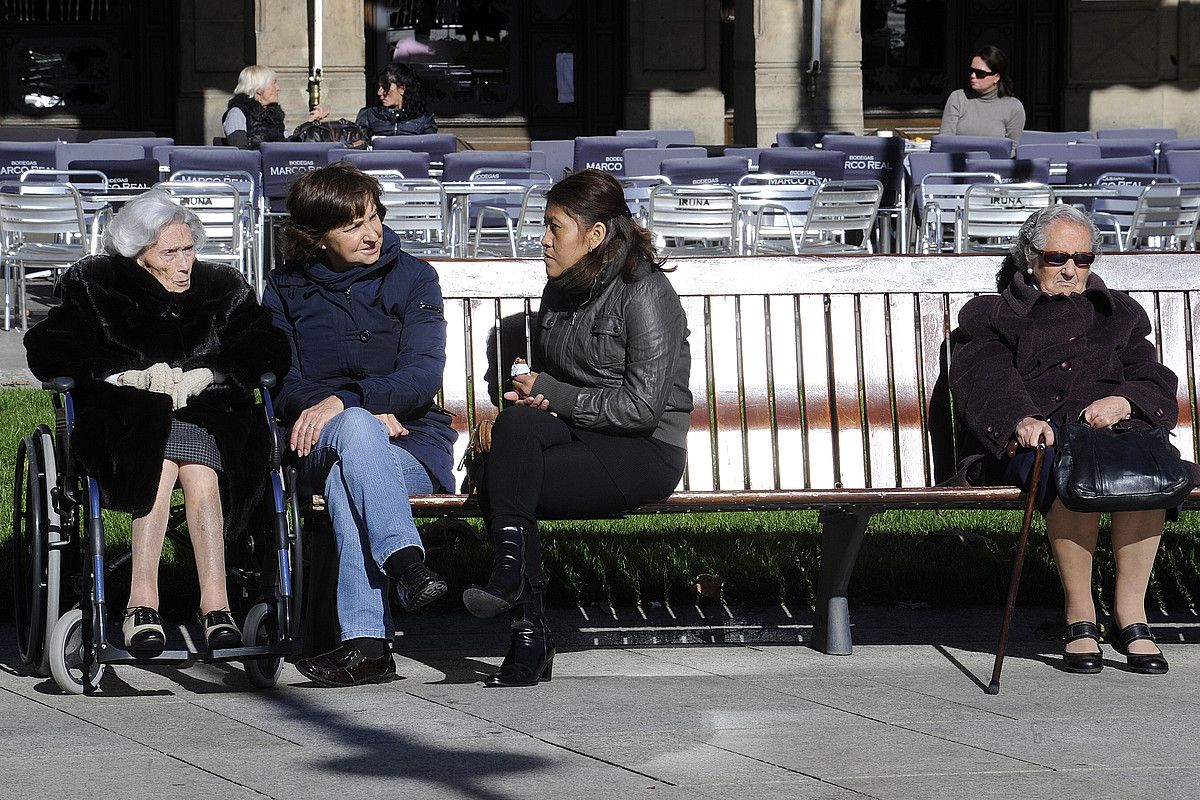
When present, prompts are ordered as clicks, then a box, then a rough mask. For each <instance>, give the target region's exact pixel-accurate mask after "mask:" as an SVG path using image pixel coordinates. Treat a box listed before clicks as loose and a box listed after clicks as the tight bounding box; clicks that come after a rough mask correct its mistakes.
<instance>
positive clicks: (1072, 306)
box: [950, 205, 1178, 674]
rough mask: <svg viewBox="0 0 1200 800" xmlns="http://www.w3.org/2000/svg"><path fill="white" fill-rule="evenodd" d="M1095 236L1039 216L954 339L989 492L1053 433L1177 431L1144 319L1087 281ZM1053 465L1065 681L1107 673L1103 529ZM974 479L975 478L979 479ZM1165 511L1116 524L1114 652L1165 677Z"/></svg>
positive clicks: (1084, 219) (957, 387)
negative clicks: (1155, 616) (1157, 565)
mask: <svg viewBox="0 0 1200 800" xmlns="http://www.w3.org/2000/svg"><path fill="white" fill-rule="evenodd" d="M1099 239H1100V235H1099V232H1098V231H1097V230H1096V226H1095V224H1094V223H1093V222H1092V220H1091V218H1089V217H1088V216H1087V215H1086V214H1084V213H1083V212H1081V211H1079V210H1077V209H1075V208H1072V207H1071V206H1066V205H1055V206H1050V207H1049V208H1045V209H1042V210H1041V211H1038V212H1036V213H1034V214H1033V215H1032V216H1030V218H1029V220H1028V221H1026V223H1025V225H1024V226H1023V227H1022V228H1021V232H1020V235H1019V237H1018V241H1017V244H1016V246H1015V247H1014V248H1013V252H1012V254H1011V256H1010V257H1009V258H1008V259H1007V260H1006V261H1005V264H1004V267H1003V268H1002V269H1001V271H1000V274H999V281H998V282H999V290H1000V294H998V295H989V296H984V297H977V298H975V299H974V300H972V301H971V302H969V303H967V304H966V305H965V306H964V307H963V310H962V312H961V313H960V314H959V318H958V321H959V329H958V330H957V331H956V332H955V335H954V339H953V357H952V358H951V360H950V389H951V391H952V392H953V393H954V398H955V404H956V408H957V410H958V413H959V417H960V420H961V421H962V423H963V426H964V428H965V429H966V431H967V433H968V437H967V439H966V442H967V444H966V447H968V448H969V449H972V450H973V452H974V453H975V455H974V456H971V457H970V461H969V462H967V463H964V464H963V465H961V466H962V469H963V472H965V473H968V474H971V473H974V476H975V477H977V478H979V479H980V481H981V482H983V483H988V484H1016V485H1019V486H1023V485H1026V483H1027V481H1028V477H1029V474H1030V472H1031V471H1032V467H1033V458H1032V456H1031V455H1030V453H1029V451H1028V450H1026V451H1025V452H1023V453H1020V454H1018V455H1017V456H1016V457H1014V458H1007V457H1006V455H1005V450H1006V447H1007V445H1008V443H1009V441H1011V440H1015V441H1016V442H1017V444H1019V445H1021V446H1022V447H1025V448H1032V447H1035V446H1036V445H1037V443H1038V439H1039V437H1045V441H1046V444H1047V445H1049V446H1050V447H1053V445H1054V435H1055V429H1056V427H1057V426H1059V425H1063V424H1065V423H1068V422H1075V421H1076V420H1077V419H1078V420H1082V421H1084V422H1086V423H1088V424H1089V425H1091V426H1092V427H1094V428H1104V427H1109V426H1111V425H1113V424H1115V423H1117V422H1124V421H1128V424H1131V425H1145V426H1161V427H1164V428H1167V429H1168V430H1169V429H1171V428H1174V427H1175V422H1176V416H1177V412H1178V407H1177V405H1176V400H1175V396H1176V387H1177V384H1178V379H1177V378H1176V376H1175V374H1174V373H1173V372H1172V371H1171V370H1170V369H1169V368H1168V367H1166V366H1163V365H1162V364H1160V363H1159V361H1158V358H1157V357H1156V353H1155V349H1154V343H1153V341H1152V339H1151V328H1150V320H1149V319H1148V318H1147V316H1146V312H1145V310H1143V308H1142V307H1141V306H1140V305H1139V304H1138V303H1137V301H1135V300H1134V299H1133V298H1131V297H1130V296H1129V295H1127V294H1125V293H1124V292H1118V291H1115V290H1112V289H1109V288H1108V287H1107V286H1105V285H1104V281H1102V280H1100V276H1099V275H1097V274H1096V273H1095V272H1093V271H1092V266H1093V264H1094V263H1095V261H1096V259H1097V258H1098V257H1099V247H1098V243H1099ZM1052 461H1053V453H1052V452H1048V453H1047V456H1046V459H1045V467H1044V470H1045V472H1044V473H1043V475H1042V479H1041V489H1040V491H1039V497H1038V508H1039V510H1040V511H1041V512H1042V514H1043V515H1045V518H1046V533H1047V536H1048V537H1049V539H1050V549H1051V551H1052V552H1053V553H1054V561H1055V563H1056V564H1057V565H1058V572H1059V577H1060V578H1061V579H1062V585H1063V594H1064V596H1065V600H1066V603H1065V612H1066V623H1067V628H1066V635H1065V637H1064V639H1065V646H1064V648H1063V669H1065V670H1066V671H1068V672H1083V673H1094V672H1099V671H1100V670H1101V668H1102V667H1103V664H1104V661H1103V655H1102V652H1101V650H1100V642H1099V639H1100V629H1099V627H1098V626H1097V625H1096V608H1095V605H1094V603H1093V600H1092V554H1093V553H1094V552H1095V550H1096V540H1097V538H1098V536H1099V530H1100V515H1099V514H1097V513H1083V512H1078V511H1072V510H1070V509H1068V508H1066V507H1065V506H1064V505H1063V504H1062V501H1061V500H1060V499H1058V492H1057V490H1056V487H1055V486H1054V482H1053V480H1051V479H1049V475H1048V473H1049V469H1050V465H1051V463H1052ZM972 464H973V465H974V466H975V469H971V465H972ZM1176 513H1177V510H1175V509H1172V510H1170V511H1163V510H1152V511H1123V512H1114V513H1113V515H1112V546H1113V555H1114V559H1115V561H1116V566H1117V584H1116V591H1115V593H1114V602H1113V614H1114V621H1115V623H1116V624H1115V626H1114V628H1115V630H1112V631H1111V632H1110V639H1111V641H1112V643H1113V646H1114V647H1116V648H1117V650H1118V651H1119V652H1121V653H1123V654H1124V655H1125V656H1126V659H1127V661H1128V664H1129V668H1130V669H1131V670H1132V671H1134V672H1141V673H1146V674H1160V673H1163V672H1166V671H1167V660H1166V658H1164V657H1163V655H1162V653H1161V652H1160V651H1159V649H1158V647H1157V645H1156V644H1155V643H1154V635H1153V634H1152V633H1151V631H1150V627H1149V625H1147V624H1146V608H1145V603H1146V588H1147V585H1148V583H1149V581H1150V572H1151V570H1152V569H1153V567H1154V558H1155V554H1156V553H1157V552H1158V543H1159V539H1160V538H1161V535H1162V526H1163V519H1164V515H1167V514H1170V515H1175V514H1176Z"/></svg>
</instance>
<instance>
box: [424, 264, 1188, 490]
mask: <svg viewBox="0 0 1200 800" xmlns="http://www.w3.org/2000/svg"><path fill="white" fill-rule="evenodd" d="M432 263H434V265H435V266H436V267H437V269H438V272H439V274H440V276H441V282H442V292H443V294H444V296H445V308H446V318H447V322H448V344H447V354H448V361H447V366H446V371H445V375H444V383H443V392H442V398H441V401H442V403H443V405H445V406H446V407H447V408H448V409H449V410H450V411H452V412H453V413H454V414H455V415H456V417H455V423H454V424H455V426H456V427H457V428H458V430H459V431H460V434H463V435H461V436H460V437H459V441H458V445H457V451H458V452H457V455H458V456H461V454H462V452H463V450H464V449H465V447H466V436H465V433H466V431H467V430H468V428H469V426H471V425H474V423H475V422H477V421H478V420H480V419H485V418H489V417H493V416H494V415H495V414H496V413H497V408H496V406H495V404H494V403H493V402H492V401H491V400H489V396H490V397H495V396H496V386H495V380H496V378H495V376H496V369H495V364H501V365H504V367H503V369H502V372H503V373H507V365H509V364H511V363H512V360H513V358H514V357H515V356H517V355H520V356H523V357H526V358H528V345H527V337H528V333H529V332H530V331H532V330H533V329H534V324H533V315H534V314H535V313H536V311H537V305H538V298H539V296H540V294H541V290H542V286H543V285H544V283H545V272H544V268H543V265H542V263H541V261H536V260H528V259H526V260H513V261H502V262H496V261H434V262H432ZM671 263H672V264H673V265H675V266H676V267H677V269H676V271H674V272H672V273H670V279H671V281H672V283H673V284H674V285H675V287H676V290H677V291H678V292H679V294H680V296H681V299H682V301H683V305H684V308H685V310H686V312H687V315H688V328H689V330H690V331H691V337H690V344H691V352H692V377H691V388H692V394H693V397H694V400H695V406H696V410H695V412H694V413H693V415H692V428H691V433H690V435H689V440H688V468H687V472H686V473H685V475H684V478H683V481H682V482H681V486H680V488H681V489H688V490H693V491H702V490H711V489H721V490H727V491H738V490H745V489H781V490H791V489H797V490H798V489H825V488H832V487H837V486H842V487H847V488H895V487H924V486H929V485H932V484H933V483H935V482H936V481H937V480H939V479H941V478H944V477H945V476H946V474H947V472H946V471H947V470H949V469H951V468H952V466H953V464H954V462H955V460H956V451H955V445H954V441H953V438H952V435H951V430H950V426H949V425H948V420H949V415H950V398H949V395H948V392H947V391H946V389H945V383H944V374H945V369H944V366H945V361H946V353H945V347H944V346H945V343H946V340H947V337H948V336H949V334H950V332H951V330H953V329H954V328H955V327H957V320H958V313H959V311H960V310H961V309H962V307H963V305H964V304H965V303H966V302H967V301H968V300H970V299H971V298H972V297H974V296H976V295H978V294H987V293H991V292H994V291H995V275H996V271H997V269H998V267H999V265H1000V259H999V257H998V256H995V255H984V256H955V255H946V256H937V255H931V256H887V255H877V256H866V257H864V256H825V257H818V256H786V257H757V258H748V257H740V258H682V259H676V260H673V261H672V262H671ZM1097 272H1098V274H1100V275H1101V276H1102V277H1103V278H1104V279H1105V281H1106V282H1107V283H1108V285H1109V286H1110V287H1112V288H1116V289H1126V290H1129V289H1136V290H1137V291H1133V292H1132V295H1133V297H1134V298H1135V299H1136V300H1137V301H1138V302H1139V303H1141V304H1142V306H1143V307H1144V308H1145V309H1146V311H1147V313H1148V315H1149V317H1150V320H1151V324H1152V325H1153V327H1154V334H1153V336H1154V341H1155V343H1156V344H1157V346H1158V350H1159V355H1160V358H1161V359H1162V360H1163V361H1164V362H1165V363H1166V364H1168V365H1169V366H1170V367H1171V368H1172V369H1173V370H1174V371H1175V373H1176V374H1177V375H1178V376H1179V386H1180V389H1179V426H1178V427H1177V428H1176V436H1175V438H1174V442H1175V444H1176V446H1178V447H1179V449H1180V451H1181V452H1182V453H1183V456H1184V457H1185V458H1189V459H1195V457H1196V453H1197V441H1196V434H1197V431H1196V424H1195V420H1196V400H1195V398H1194V397H1193V396H1192V394H1191V390H1190V389H1189V387H1190V386H1192V385H1194V384H1195V381H1196V378H1197V376H1198V374H1200V352H1197V350H1196V349H1195V348H1194V347H1193V344H1192V342H1198V341H1200V253H1170V254H1162V253H1148V254H1138V255H1119V254H1106V255H1105V256H1104V257H1103V258H1102V259H1101V261H1100V262H1099V263H1098V266H1097ZM498 327H499V328H500V329H501V331H502V333H501V335H500V336H499V337H497V336H496V330H497V328H498Z"/></svg>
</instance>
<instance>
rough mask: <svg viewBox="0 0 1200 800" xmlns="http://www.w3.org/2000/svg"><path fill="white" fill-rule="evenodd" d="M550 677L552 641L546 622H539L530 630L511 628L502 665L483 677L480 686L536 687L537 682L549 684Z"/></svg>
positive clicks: (552, 661) (552, 665)
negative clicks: (510, 637)
mask: <svg viewBox="0 0 1200 800" xmlns="http://www.w3.org/2000/svg"><path fill="white" fill-rule="evenodd" d="M553 675H554V638H553V637H552V636H551V635H550V629H549V628H547V627H546V623H545V622H544V621H540V620H539V621H538V622H537V623H535V624H534V625H533V626H532V627H516V628H513V632H512V640H511V642H510V643H509V645H508V653H507V654H505V656H504V663H502V664H501V665H500V670H499V671H498V672H496V673H495V674H494V675H489V676H487V677H486V678H484V680H483V685H484V686H488V687H492V688H496V687H503V686H536V685H537V683H538V681H546V682H549V681H550V679H551V678H552V677H553Z"/></svg>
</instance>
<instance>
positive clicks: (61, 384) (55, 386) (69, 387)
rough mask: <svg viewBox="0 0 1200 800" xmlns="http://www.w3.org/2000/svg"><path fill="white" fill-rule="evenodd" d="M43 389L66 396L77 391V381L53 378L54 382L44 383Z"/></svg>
mask: <svg viewBox="0 0 1200 800" xmlns="http://www.w3.org/2000/svg"><path fill="white" fill-rule="evenodd" d="M42 388H43V389H46V390H47V391H54V392H58V393H59V394H66V393H67V392H73V391H75V379H74V378H67V377H58V378H53V379H52V380H48V381H42Z"/></svg>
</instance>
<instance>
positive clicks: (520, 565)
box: [463, 527, 525, 618]
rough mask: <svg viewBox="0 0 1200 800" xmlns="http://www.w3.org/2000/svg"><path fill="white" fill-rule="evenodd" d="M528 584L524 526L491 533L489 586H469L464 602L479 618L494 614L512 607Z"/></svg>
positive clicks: (464, 595) (464, 594)
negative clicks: (526, 583) (526, 582)
mask: <svg viewBox="0 0 1200 800" xmlns="http://www.w3.org/2000/svg"><path fill="white" fill-rule="evenodd" d="M524 585H525V529H524V528H518V527H508V528H501V529H500V530H498V531H494V532H493V533H492V574H491V577H489V578H488V582H487V586H483V587H479V586H468V587H467V590H466V591H465V592H463V605H464V606H466V607H467V611H470V612H471V613H472V614H474V615H475V616H477V617H481V618H486V617H494V616H496V615H497V614H499V613H500V612H501V611H507V610H508V609H510V608H512V607H513V603H515V602H517V599H518V598H519V597H520V596H521V589H522V588H523V587H524Z"/></svg>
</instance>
